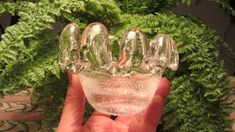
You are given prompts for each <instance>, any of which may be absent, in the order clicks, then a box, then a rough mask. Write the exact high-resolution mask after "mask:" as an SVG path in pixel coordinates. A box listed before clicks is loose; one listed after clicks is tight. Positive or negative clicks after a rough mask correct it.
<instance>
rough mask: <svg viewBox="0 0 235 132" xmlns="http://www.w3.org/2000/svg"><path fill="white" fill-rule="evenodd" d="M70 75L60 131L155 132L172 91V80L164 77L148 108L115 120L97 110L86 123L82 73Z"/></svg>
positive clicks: (58, 130) (58, 131)
mask: <svg viewBox="0 0 235 132" xmlns="http://www.w3.org/2000/svg"><path fill="white" fill-rule="evenodd" d="M68 78H69V86H68V91H67V95H66V99H65V103H64V109H63V112H62V116H61V119H60V123H59V126H58V129H57V132H155V131H156V128H157V125H158V124H159V122H160V119H161V116H162V113H163V105H164V101H165V100H166V98H167V96H168V94H169V91H170V82H169V81H168V80H167V79H165V78H162V79H161V80H160V82H159V86H158V89H157V91H156V93H155V96H154V97H153V99H152V101H151V103H150V104H149V106H148V107H147V108H146V109H145V110H144V111H142V112H140V113H138V114H136V115H130V116H118V117H117V118H116V119H115V120H112V119H111V118H110V117H111V115H107V114H103V113H100V112H97V111H94V112H93V114H92V116H91V117H90V118H89V119H88V121H87V122H86V123H85V124H84V125H83V126H82V120H83V114H84V106H85V95H84V93H83V90H82V86H81V83H80V81H79V77H78V75H76V74H71V73H68Z"/></svg>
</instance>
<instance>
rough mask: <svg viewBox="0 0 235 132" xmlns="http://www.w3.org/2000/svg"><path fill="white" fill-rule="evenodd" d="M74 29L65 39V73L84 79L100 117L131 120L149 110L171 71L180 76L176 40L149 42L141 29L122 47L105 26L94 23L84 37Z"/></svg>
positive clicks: (130, 34)
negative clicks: (70, 72)
mask: <svg viewBox="0 0 235 132" xmlns="http://www.w3.org/2000/svg"><path fill="white" fill-rule="evenodd" d="M79 31H80V30H79V27H78V25H76V24H73V23H72V24H69V25H67V26H66V27H65V29H64V30H63V32H62V33H61V38H60V63H59V64H60V67H61V69H62V70H63V71H66V70H70V71H72V72H73V73H75V74H78V76H79V79H80V81H81V84H82V87H83V91H84V93H85V96H86V98H87V100H88V102H89V103H90V104H91V105H92V106H93V107H94V108H95V109H96V110H97V111H99V112H102V113H106V114H111V115H131V114H136V113H138V112H141V111H142V110H144V109H145V108H146V107H147V106H148V105H149V103H150V101H151V100H152V98H153V96H154V93H155V92H156V90H157V87H158V83H159V79H160V78H161V76H162V74H163V72H164V70H165V69H166V68H167V67H168V68H170V69H172V70H176V69H177V68H178V65H179V56H178V51H177V48H176V45H175V43H174V41H173V39H172V38H171V37H170V36H168V35H164V34H160V35H156V37H155V38H153V39H152V40H151V41H150V42H148V40H147V38H146V37H145V35H144V34H143V33H142V32H141V31H140V30H139V29H137V28H133V29H130V30H128V31H126V32H125V33H124V34H123V36H122V38H121V41H119V40H118V38H116V37H114V36H111V35H109V34H108V31H107V29H106V27H105V26H104V25H103V24H101V23H97V22H95V23H91V24H90V25H88V26H87V27H86V29H85V30H84V31H83V33H82V35H81V37H79Z"/></svg>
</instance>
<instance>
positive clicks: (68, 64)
mask: <svg viewBox="0 0 235 132" xmlns="http://www.w3.org/2000/svg"><path fill="white" fill-rule="evenodd" d="M79 32H80V29H79V26H78V25H77V24H75V23H71V24H68V25H67V26H66V27H65V28H64V30H63V31H62V33H61V36H60V45H59V48H60V57H59V65H60V68H61V69H62V70H63V71H66V70H71V71H72V72H73V73H78V72H79V71H80V70H81V69H83V67H82V66H81V65H79V64H78V62H79V60H80V53H79Z"/></svg>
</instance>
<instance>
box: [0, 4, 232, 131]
mask: <svg viewBox="0 0 235 132" xmlns="http://www.w3.org/2000/svg"><path fill="white" fill-rule="evenodd" d="M190 2H191V0H177V1H173V0H166V1H163V0H160V1H154V0H146V1H137V0H125V1H124V0H119V1H118V0H57V1H54V2H53V1H52V0H39V2H36V3H32V2H29V1H17V2H16V3H13V2H9V3H1V2H0V13H3V12H9V13H11V14H17V15H19V16H20V21H19V22H18V23H17V24H15V25H13V26H10V27H8V28H7V29H6V33H5V34H4V35H2V41H1V42H0V93H4V94H7V93H13V92H15V91H17V90H20V89H23V88H27V87H33V88H34V93H33V97H32V100H33V103H34V104H35V105H41V106H42V108H43V109H44V115H45V117H46V120H45V121H44V123H43V127H44V128H48V129H49V130H48V131H50V130H52V127H55V126H56V125H57V123H58V120H59V117H60V112H61V110H62V107H63V105H62V104H63V101H64V97H65V93H66V88H67V83H68V80H67V77H66V74H63V73H61V72H60V69H59V66H58V50H59V49H58V38H59V37H58V36H59V34H56V33H55V32H50V33H48V32H47V31H46V30H45V29H48V28H50V29H52V30H53V28H52V24H53V23H55V22H60V23H62V24H63V25H66V24H68V23H71V22H75V23H77V24H79V25H80V26H81V28H82V29H84V27H85V26H86V25H87V24H88V23H90V22H93V21H99V22H102V23H104V24H105V25H106V26H107V27H108V28H109V30H110V33H111V34H113V35H115V36H117V37H120V36H121V34H123V32H124V31H126V30H127V29H129V28H132V27H138V28H140V29H141V30H142V31H143V32H144V33H146V35H147V36H148V37H149V38H152V37H153V36H154V35H156V34H157V33H164V34H171V35H172V37H173V38H174V40H175V41H176V43H177V47H178V49H179V53H180V68H179V69H178V70H177V71H176V72H172V71H170V70H167V72H165V75H166V76H167V77H168V78H169V79H171V82H172V90H171V93H170V96H169V98H168V101H167V103H166V106H165V111H164V116H163V119H162V122H161V125H160V127H159V130H158V131H159V132H165V131H179V132H182V131H183V132H194V131H200V132H221V131H223V132H224V131H231V128H230V125H231V120H230V119H229V114H230V112H231V110H232V101H230V100H229V95H230V86H229V82H228V79H227V75H226V73H225V71H224V69H223V67H222V63H221V62H219V61H218V60H217V58H218V51H217V50H216V48H215V47H216V46H217V43H218V42H221V41H220V38H219V37H218V34H217V33H216V32H215V31H213V30H211V29H210V28H208V27H207V26H206V25H205V24H203V23H202V22H201V21H199V20H197V19H195V18H193V17H190V16H178V15H175V14H173V13H170V12H168V13H155V12H156V11H159V10H161V11H164V10H166V9H167V8H170V7H172V6H174V5H176V4H181V3H183V4H189V3H190ZM148 13H155V14H148ZM141 14H142V15H141ZM143 14H144V15H143ZM111 47H112V48H114V49H115V48H117V47H118V46H117V45H111ZM116 51H117V50H116ZM91 112H92V109H91V108H90V106H89V105H86V113H85V118H86V119H87V117H88V115H90V113H91Z"/></svg>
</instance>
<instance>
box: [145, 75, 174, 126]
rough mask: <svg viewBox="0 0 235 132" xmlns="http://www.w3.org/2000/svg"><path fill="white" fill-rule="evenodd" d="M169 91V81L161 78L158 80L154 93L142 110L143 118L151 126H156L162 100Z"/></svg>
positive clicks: (158, 120) (161, 107)
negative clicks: (145, 107) (143, 110)
mask: <svg viewBox="0 0 235 132" xmlns="http://www.w3.org/2000/svg"><path fill="white" fill-rule="evenodd" d="M169 92H170V82H169V81H168V80H167V79H165V78H162V79H161V80H160V82H159V86H158V89H157V92H156V95H155V96H154V98H153V99H152V101H151V103H150V105H149V106H148V108H147V109H146V110H145V112H144V120H145V121H146V122H147V123H149V124H150V125H152V126H155V127H156V126H157V124H158V123H159V122H160V119H161V116H162V113H163V106H164V101H165V100H166V98H167V96H168V94H169Z"/></svg>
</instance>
